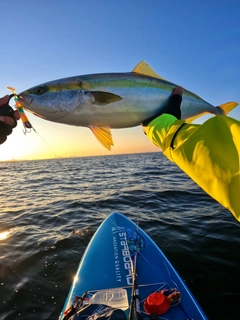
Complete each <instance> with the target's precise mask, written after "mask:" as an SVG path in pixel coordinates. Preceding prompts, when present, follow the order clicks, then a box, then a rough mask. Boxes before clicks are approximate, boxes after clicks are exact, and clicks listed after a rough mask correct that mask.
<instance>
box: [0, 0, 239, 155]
mask: <svg viewBox="0 0 240 320" xmlns="http://www.w3.org/2000/svg"><path fill="white" fill-rule="evenodd" d="M0 12H1V19H0V30H1V33H0V39H1V50H0V61H1V63H0V96H1V97H2V96H4V95H6V94H10V91H8V90H7V86H13V87H15V88H16V91H17V92H21V91H23V90H26V89H28V88H30V87H32V86H35V85H38V84H41V83H44V82H47V81H50V80H55V79H58V78H64V77H69V76H75V75H81V74H91V73H102V72H130V71H132V69H133V68H134V67H135V65H136V64H138V63H139V62H140V61H141V60H145V61H147V62H148V64H150V65H151V67H152V68H153V69H154V70H155V71H156V72H157V73H158V74H160V75H161V76H163V77H164V78H166V79H168V80H170V81H172V82H174V83H177V84H180V85H182V86H183V87H185V88H187V89H188V90H190V91H193V92H195V93H197V94H198V95H200V96H201V97H202V98H203V99H204V100H207V101H208V102H210V103H211V104H213V105H216V106H217V105H219V104H222V103H225V102H227V101H237V102H240V28H239V16H240V2H239V0H221V1H216V0H202V1H193V0H181V1H176V0H148V1H146V0H145V1H143V0H133V1H129V0H119V1H115V0H112V1H110V0H88V1H87V0H58V1H56V0H42V1H34V0H32V1H31V0H2V1H0ZM11 105H14V101H13V100H11ZM27 115H28V117H29V119H30V122H31V123H32V125H33V127H34V128H35V129H36V131H37V133H35V132H34V131H32V132H31V133H27V134H24V133H23V126H22V123H21V122H19V124H18V127H17V128H16V129H15V130H14V132H13V134H12V135H11V136H10V137H9V138H8V140H7V142H6V143H4V144H3V145H1V146H0V160H11V159H16V160H21V159H29V160H32V159H43V158H55V157H72V156H86V155H105V154H119V153H136V152H151V151H158V150H159V149H158V148H156V147H155V146H153V145H152V144H151V142H150V141H149V140H148V138H147V137H146V136H145V135H144V134H143V133H142V130H141V127H135V128H130V129H118V130H117V129H115V130H112V135H113V140H114V147H113V148H112V151H111V152H110V151H108V150H106V149H105V148H103V146H102V145H101V144H100V143H99V142H98V141H97V140H96V138H95V137H94V135H93V134H92V132H91V131H90V130H89V129H88V128H82V127H70V126H67V125H62V124H55V123H52V122H48V121H46V120H42V119H40V118H38V117H36V116H34V115H32V114H30V113H27ZM230 116H232V117H234V118H237V119H239V120H240V107H237V108H236V109H235V110H234V111H232V112H231V113H230ZM202 121H204V118H203V119H199V120H198V123H201V122H202Z"/></svg>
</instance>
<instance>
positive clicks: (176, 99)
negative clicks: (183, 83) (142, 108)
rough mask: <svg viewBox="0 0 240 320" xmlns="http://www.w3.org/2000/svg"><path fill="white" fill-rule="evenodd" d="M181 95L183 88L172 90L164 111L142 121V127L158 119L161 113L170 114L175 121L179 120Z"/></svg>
mask: <svg viewBox="0 0 240 320" xmlns="http://www.w3.org/2000/svg"><path fill="white" fill-rule="evenodd" d="M182 94H183V88H182V87H177V88H175V89H174V90H173V92H172V95H171V96H170V98H169V102H168V104H167V106H166V108H165V110H164V111H162V110H161V112H160V113H158V114H155V115H154V116H152V117H151V118H148V119H147V120H145V121H143V123H142V125H143V127H146V126H147V125H148V124H149V123H150V122H151V121H152V120H154V119H155V118H157V117H159V116H160V115H161V114H163V113H167V114H171V115H173V116H174V117H176V118H177V119H179V120H180V119H181V108H180V106H181V102H182Z"/></svg>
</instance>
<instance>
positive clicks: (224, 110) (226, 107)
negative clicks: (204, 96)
mask: <svg viewBox="0 0 240 320" xmlns="http://www.w3.org/2000/svg"><path fill="white" fill-rule="evenodd" d="M236 106H238V103H237V102H227V103H223V104H221V105H220V106H218V107H217V108H219V109H221V114H222V115H225V116H226V115H228V113H229V112H230V111H232V110H233V109H234V108H236Z"/></svg>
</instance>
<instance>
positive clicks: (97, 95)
mask: <svg viewBox="0 0 240 320" xmlns="http://www.w3.org/2000/svg"><path fill="white" fill-rule="evenodd" d="M85 94H88V95H91V96H92V97H93V98H94V103H95V104H99V105H104V104H109V103H113V102H117V101H120V100H122V98H121V97H120V96H118V95H117V94H115V93H111V92H105V91H85Z"/></svg>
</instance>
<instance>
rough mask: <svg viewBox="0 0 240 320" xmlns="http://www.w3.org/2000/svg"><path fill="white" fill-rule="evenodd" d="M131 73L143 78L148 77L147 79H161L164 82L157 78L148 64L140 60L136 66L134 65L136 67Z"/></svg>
mask: <svg viewBox="0 0 240 320" xmlns="http://www.w3.org/2000/svg"><path fill="white" fill-rule="evenodd" d="M132 72H133V73H138V74H142V75H144V76H149V77H153V78H158V79H162V80H166V79H164V78H163V77H161V76H159V75H158V74H157V73H156V72H155V71H154V70H153V69H152V68H151V67H150V66H149V64H147V62H146V61H144V60H142V61H141V62H139V64H138V65H136V67H135V68H134V69H133V71H132Z"/></svg>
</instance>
